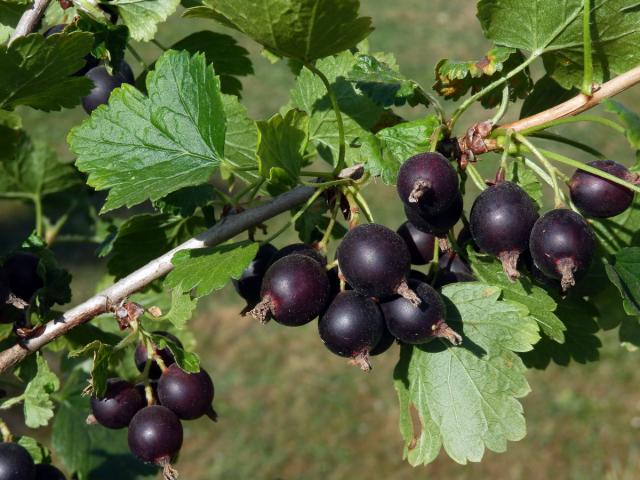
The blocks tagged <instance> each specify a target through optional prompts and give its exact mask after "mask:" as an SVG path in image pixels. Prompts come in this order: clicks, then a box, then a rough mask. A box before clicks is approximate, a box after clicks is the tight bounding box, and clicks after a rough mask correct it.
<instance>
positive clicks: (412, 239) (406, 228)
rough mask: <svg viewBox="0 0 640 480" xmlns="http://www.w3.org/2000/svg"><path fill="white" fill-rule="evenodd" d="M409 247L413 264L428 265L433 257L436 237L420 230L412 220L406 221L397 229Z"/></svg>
mask: <svg viewBox="0 0 640 480" xmlns="http://www.w3.org/2000/svg"><path fill="white" fill-rule="evenodd" d="M397 233H398V235H400V236H401V237H402V239H403V240H404V242H405V243H406V244H407V248H408V249H409V255H411V263H412V264H413V265H426V264H427V263H429V262H430V261H431V259H432V258H433V252H434V247H435V243H436V238H435V237H434V236H433V235H432V234H431V233H425V232H423V231H421V230H418V229H417V228H416V227H414V226H413V224H412V223H411V222H404V223H403V224H402V225H400V228H398V230H397Z"/></svg>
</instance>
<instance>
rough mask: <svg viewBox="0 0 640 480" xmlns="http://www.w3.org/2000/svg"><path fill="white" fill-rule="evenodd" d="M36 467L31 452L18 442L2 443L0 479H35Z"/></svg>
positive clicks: (0, 444) (0, 445) (0, 447)
mask: <svg viewBox="0 0 640 480" xmlns="http://www.w3.org/2000/svg"><path fill="white" fill-rule="evenodd" d="M35 476H36V468H35V465H34V464H33V459H32V458H31V455H29V452H27V450H26V449H25V448H23V447H21V446H20V445H18V444H17V443H6V442H3V443H0V480H34V479H35Z"/></svg>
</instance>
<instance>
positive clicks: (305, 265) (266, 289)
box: [251, 254, 330, 327]
mask: <svg viewBox="0 0 640 480" xmlns="http://www.w3.org/2000/svg"><path fill="white" fill-rule="evenodd" d="M329 291H330V285H329V278H328V277H327V273H326V271H325V268H324V267H323V266H322V265H320V264H319V263H318V262H316V261H315V260H313V259H311V258H309V257H307V256H305V255H299V254H292V255H287V256H286V257H283V258H281V259H280V260H278V261H277V262H275V263H274V264H273V265H271V266H270V267H269V269H268V270H267V273H266V274H265V276H264V280H263V281H262V291H261V293H262V301H261V302H260V303H259V304H258V305H257V306H256V308H254V309H253V310H252V311H251V315H252V316H253V317H255V318H256V319H258V320H260V321H261V322H265V321H267V320H268V316H271V317H273V318H274V319H275V321H276V322H278V323H281V324H282V325H287V326H290V327H293V326H300V325H304V324H305V323H309V322H310V321H311V320H313V319H314V318H315V317H317V316H318V315H319V314H320V313H321V312H322V311H323V309H324V307H325V305H326V304H327V303H328V301H329Z"/></svg>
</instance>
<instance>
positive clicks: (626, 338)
mask: <svg viewBox="0 0 640 480" xmlns="http://www.w3.org/2000/svg"><path fill="white" fill-rule="evenodd" d="M620 344H621V345H622V346H623V347H624V348H626V349H627V350H629V351H630V352H635V351H637V350H638V347H640V317H625V318H624V319H623V320H622V324H621V325H620Z"/></svg>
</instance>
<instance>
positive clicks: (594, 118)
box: [511, 115, 625, 135]
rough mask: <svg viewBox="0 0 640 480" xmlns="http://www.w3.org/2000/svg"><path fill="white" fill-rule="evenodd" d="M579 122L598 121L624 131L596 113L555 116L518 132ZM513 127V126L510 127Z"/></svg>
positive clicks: (525, 133) (623, 131) (530, 132)
mask: <svg viewBox="0 0 640 480" xmlns="http://www.w3.org/2000/svg"><path fill="white" fill-rule="evenodd" d="M580 122H592V123H599V124H600V125H604V126H605V127H609V128H612V129H613V130H615V131H616V132H618V133H620V134H623V135H624V133H625V128H624V127H623V126H622V125H620V124H619V123H617V122H614V121H613V120H609V119H608V118H603V117H598V116H597V115H580V116H577V117H565V118H555V119H553V120H549V121H548V122H545V123H541V124H539V125H536V126H533V127H530V128H527V129H524V130H520V133H522V134H523V135H531V134H532V133H534V132H538V131H540V130H546V129H548V128H552V127H557V126H558V125H566V124H568V123H580ZM511 128H513V126H512V127H511Z"/></svg>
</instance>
